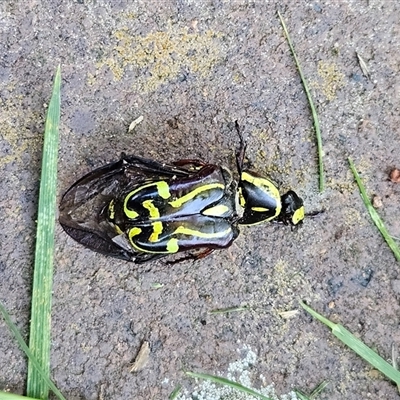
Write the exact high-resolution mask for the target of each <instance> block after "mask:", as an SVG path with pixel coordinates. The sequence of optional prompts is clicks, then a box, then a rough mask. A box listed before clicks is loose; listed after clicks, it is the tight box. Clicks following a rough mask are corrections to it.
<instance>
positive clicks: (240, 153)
mask: <svg viewBox="0 0 400 400" xmlns="http://www.w3.org/2000/svg"><path fill="white" fill-rule="evenodd" d="M235 129H236V132H237V134H238V136H239V141H240V143H239V148H238V149H237V150H236V164H237V168H238V171H239V175H240V176H241V175H242V170H243V162H244V155H245V153H246V148H247V141H245V140H244V139H243V135H242V132H241V131H240V127H239V123H238V122H237V120H236V121H235Z"/></svg>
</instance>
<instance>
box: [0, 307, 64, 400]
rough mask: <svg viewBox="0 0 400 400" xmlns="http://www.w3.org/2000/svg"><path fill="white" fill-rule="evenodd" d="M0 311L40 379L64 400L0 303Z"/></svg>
mask: <svg viewBox="0 0 400 400" xmlns="http://www.w3.org/2000/svg"><path fill="white" fill-rule="evenodd" d="M0 313H1V314H2V315H3V318H4V321H6V324H7V326H8V328H9V329H10V330H11V332H12V333H13V334H14V336H15V338H16V339H17V342H18V344H19V345H20V346H21V349H22V350H23V351H24V352H25V354H26V355H27V357H28V358H29V360H30V362H31V363H32V364H33V365H34V366H35V368H36V370H37V371H38V372H39V374H40V375H41V376H42V379H43V380H44V381H45V382H46V384H47V386H48V387H49V388H50V389H51V390H52V391H53V392H54V394H55V395H56V396H57V397H58V398H59V399H60V400H66V399H65V397H64V396H63V395H62V394H61V392H60V391H59V390H58V389H57V387H56V386H55V385H54V383H53V382H52V381H51V380H50V378H49V377H48V376H47V375H46V373H45V372H44V371H43V369H42V367H41V366H40V365H39V362H38V361H37V360H36V358H35V356H34V355H33V354H32V352H31V351H30V349H29V347H28V346H27V344H26V343H25V341H24V339H23V338H22V336H21V334H20V333H19V330H18V328H17V327H16V326H15V324H14V323H13V322H12V321H11V318H10V316H9V315H8V312H7V310H6V309H5V308H4V306H3V305H2V304H1V303H0ZM15 396H16V395H15ZM1 398H2V397H1V395H0V399H1Z"/></svg>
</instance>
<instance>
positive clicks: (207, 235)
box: [174, 225, 232, 239]
mask: <svg viewBox="0 0 400 400" xmlns="http://www.w3.org/2000/svg"><path fill="white" fill-rule="evenodd" d="M231 231H232V229H231V227H229V228H228V229H226V230H224V231H220V232H212V233H205V232H201V231H196V230H194V229H190V228H185V227H184V226H182V225H181V226H178V228H176V229H175V231H174V235H176V234H179V233H180V234H183V235H190V236H197V237H200V238H207V239H212V238H219V237H223V236H225V235H227V234H229V233H230V232H231Z"/></svg>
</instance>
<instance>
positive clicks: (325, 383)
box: [310, 381, 329, 399]
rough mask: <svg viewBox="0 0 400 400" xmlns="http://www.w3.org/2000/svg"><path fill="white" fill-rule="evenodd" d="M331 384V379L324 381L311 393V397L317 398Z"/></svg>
mask: <svg viewBox="0 0 400 400" xmlns="http://www.w3.org/2000/svg"><path fill="white" fill-rule="evenodd" d="M328 385H329V381H322V382H321V383H320V384H319V385H318V386H317V387H316V388H315V389H314V390H313V391H312V392H311V393H310V399H315V398H316V397H317V396H318V395H319V394H320V393H322V392H323V391H324V390H325V388H326V387H327V386H328Z"/></svg>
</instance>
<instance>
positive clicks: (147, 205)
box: [142, 200, 160, 219]
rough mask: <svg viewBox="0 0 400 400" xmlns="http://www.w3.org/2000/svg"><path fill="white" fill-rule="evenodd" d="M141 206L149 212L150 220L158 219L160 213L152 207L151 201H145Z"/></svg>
mask: <svg viewBox="0 0 400 400" xmlns="http://www.w3.org/2000/svg"><path fill="white" fill-rule="evenodd" d="M142 204H143V207H144V208H145V209H146V210H149V214H150V219H157V218H160V211H159V210H158V208H157V207H156V206H155V205H154V203H153V200H145V201H144V202H143V203H142Z"/></svg>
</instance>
